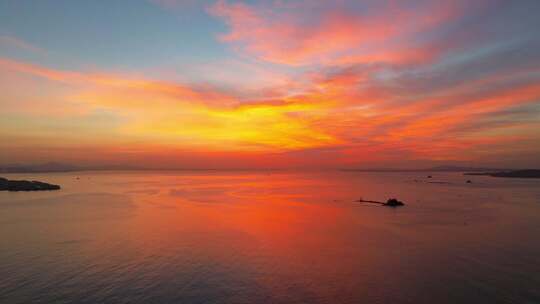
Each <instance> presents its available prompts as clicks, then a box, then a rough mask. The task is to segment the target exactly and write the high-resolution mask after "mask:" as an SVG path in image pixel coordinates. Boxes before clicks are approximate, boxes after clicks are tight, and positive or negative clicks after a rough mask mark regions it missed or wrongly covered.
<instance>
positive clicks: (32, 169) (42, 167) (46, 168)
mask: <svg viewBox="0 0 540 304" xmlns="http://www.w3.org/2000/svg"><path fill="white" fill-rule="evenodd" d="M181 169H182V168H170V169H168V170H181ZM209 169H210V168H209ZM105 170H160V169H159V168H146V167H135V166H122V165H117V166H110V165H109V166H105V165H104V166H87V167H83V166H75V165H70V164H64V163H57V162H50V163H44V164H35V165H19V164H14V165H5V166H0V173H41V172H43V173H45V172H74V171H105ZM162 170H163V169H162ZM201 170H202V169H201ZM341 170H342V171H355V172H488V173H489V172H499V171H509V170H511V169H501V168H477V167H459V166H438V167H432V168H420V169H396V168H362V169H341Z"/></svg>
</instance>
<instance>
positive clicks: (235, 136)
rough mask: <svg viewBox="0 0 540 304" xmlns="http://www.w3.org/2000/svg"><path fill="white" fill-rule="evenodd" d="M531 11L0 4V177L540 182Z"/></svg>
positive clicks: (364, 5) (281, 3) (142, 0)
mask: <svg viewBox="0 0 540 304" xmlns="http://www.w3.org/2000/svg"><path fill="white" fill-rule="evenodd" d="M539 11H540V1H537V0H531V1H525V0H515V1H502V0H501V1H498V0H475V1H470V0H468V1H464V0H452V1H450V0H440V1H428V0H414V1H406V0H404V1H397V0H394V1H384V0H383V1H380V0H379V1H376V0H366V1H346V0H335V1H305V0H297V1H287V0H274V1H232V0H217V1H213V0H209V1H195V0H114V1H75V0H41V1H33V0H0V165H6V164H34V163H45V162H62V163H69V164H76V165H83V166H96V165H105V166H108V165H115V166H142V167H151V168H188V169H191V168H224V169H225V168H388V167H392V168H418V167H430V166H436V165H467V166H496V167H515V168H527V167H529V168H530V167H540V132H539V131H538V130H540V18H538V12H539Z"/></svg>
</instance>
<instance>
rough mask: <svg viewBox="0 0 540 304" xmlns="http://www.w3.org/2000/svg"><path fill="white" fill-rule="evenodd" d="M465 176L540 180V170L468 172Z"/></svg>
mask: <svg viewBox="0 0 540 304" xmlns="http://www.w3.org/2000/svg"><path fill="white" fill-rule="evenodd" d="M465 175H486V176H493V177H514V178H540V169H527V170H512V171H500V172H468V173H465Z"/></svg>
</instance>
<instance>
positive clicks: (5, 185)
mask: <svg viewBox="0 0 540 304" xmlns="http://www.w3.org/2000/svg"><path fill="white" fill-rule="evenodd" d="M48 190H60V186H59V185H54V184H48V183H44V182H40V181H27V180H8V179H6V178H3V177H0V191H48Z"/></svg>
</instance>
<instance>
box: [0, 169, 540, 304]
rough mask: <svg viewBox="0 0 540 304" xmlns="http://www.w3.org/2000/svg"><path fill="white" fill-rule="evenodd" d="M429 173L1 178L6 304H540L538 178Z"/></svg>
mask: <svg viewBox="0 0 540 304" xmlns="http://www.w3.org/2000/svg"><path fill="white" fill-rule="evenodd" d="M433 175H434V178H433V179H432V180H428V179H425V178H424V177H425V174H424V173H350V172H324V173H320V172H310V173H299V172H202V171H201V172H157V173H156V172H98V173H96V172H86V173H62V174H31V175H16V174H9V175H8V174H4V176H5V177H8V178H12V179H16V178H24V179H38V180H43V181H46V182H52V183H58V184H60V185H62V186H63V189H62V190H61V191H57V192H32V193H7V192H0V303H10V304H11V303H92V304H93V303H250V304H251V303H430V304H431V303H540V180H526V179H497V178H490V177H471V178H470V179H472V180H473V183H472V184H465V180H466V179H467V178H466V177H464V176H463V175H461V174H459V173H444V174H443V173H434V174H433ZM77 177H78V179H77ZM415 179H417V180H418V182H415V181H414V180H415ZM428 181H440V182H445V183H427V182H428ZM391 196H392V197H393V196H395V197H398V198H400V199H402V200H404V201H405V202H406V203H407V206H406V207H403V208H397V209H392V208H386V207H381V206H376V205H369V204H362V203H355V202H353V201H354V200H357V199H358V198H360V197H363V198H364V199H375V200H385V199H387V198H388V197H391Z"/></svg>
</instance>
